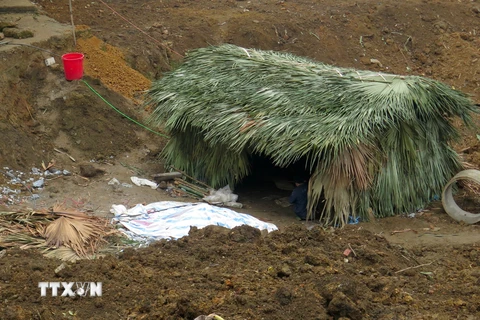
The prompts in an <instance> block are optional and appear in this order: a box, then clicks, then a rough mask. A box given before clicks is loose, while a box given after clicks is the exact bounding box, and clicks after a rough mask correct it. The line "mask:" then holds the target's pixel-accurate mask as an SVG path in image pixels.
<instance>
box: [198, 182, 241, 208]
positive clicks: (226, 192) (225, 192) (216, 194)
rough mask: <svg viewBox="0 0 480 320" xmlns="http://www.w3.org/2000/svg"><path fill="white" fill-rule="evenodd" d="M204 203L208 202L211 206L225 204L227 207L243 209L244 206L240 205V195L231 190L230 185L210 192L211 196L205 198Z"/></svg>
mask: <svg viewBox="0 0 480 320" xmlns="http://www.w3.org/2000/svg"><path fill="white" fill-rule="evenodd" d="M202 200H203V201H206V202H208V203H210V204H223V205H224V206H227V207H233V208H242V207H243V205H242V204H241V203H238V202H237V200H238V195H236V194H234V193H233V192H232V190H231V189H230V186H229V185H226V186H225V187H223V188H221V189H218V190H213V189H212V190H210V195H208V196H206V197H203V199H202Z"/></svg>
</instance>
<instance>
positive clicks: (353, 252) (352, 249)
mask: <svg viewBox="0 0 480 320" xmlns="http://www.w3.org/2000/svg"><path fill="white" fill-rule="evenodd" d="M348 247H349V248H350V250H352V252H353V255H354V256H355V257H356V256H357V254H356V253H355V250H353V248H352V246H351V245H350V243H349V244H348Z"/></svg>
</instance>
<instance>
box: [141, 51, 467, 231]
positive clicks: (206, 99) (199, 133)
mask: <svg viewBox="0 0 480 320" xmlns="http://www.w3.org/2000/svg"><path fill="white" fill-rule="evenodd" d="M146 103H147V104H149V105H151V106H153V107H154V112H153V114H152V118H151V122H152V123H153V124H154V125H158V126H159V127H162V128H165V129H166V130H167V131H168V133H169V135H170V136H171V137H172V138H171V139H170V140H169V142H168V144H167V146H166V147H165V149H164V156H165V158H166V162H167V163H168V164H171V165H173V166H174V167H176V168H179V169H180V170H183V171H185V172H186V173H187V174H188V175H190V176H193V177H195V178H196V179H200V180H205V181H207V183H208V184H210V185H212V186H213V187H215V188H217V187H221V186H224V185H225V184H227V183H229V184H231V185H232V186H233V185H234V184H236V183H238V182H239V181H241V180H242V179H243V178H244V177H245V176H246V175H248V174H249V173H250V161H251V156H252V155H257V156H262V157H265V158H268V159H271V161H272V163H273V164H274V165H276V166H279V167H288V166H289V165H292V164H294V163H297V162H298V161H302V162H305V167H306V169H307V170H308V171H309V172H310V173H311V174H312V177H311V179H313V181H310V190H309V214H310V215H311V214H312V213H313V211H314V210H315V209H316V208H317V206H318V204H319V202H320V200H321V195H322V192H323V193H324V195H325V203H326V206H325V209H324V214H323V219H324V221H325V222H326V223H328V224H334V225H343V224H344V223H346V221H347V218H348V216H349V215H359V216H362V217H364V218H368V216H369V215H368V212H369V211H368V210H369V209H370V210H373V212H374V213H375V214H376V216H378V217H384V216H390V215H394V214H398V213H403V212H411V211H412V210H415V209H416V208H418V207H421V206H423V205H425V204H426V203H428V202H429V201H430V200H431V199H432V198H433V196H434V195H439V194H441V191H442V188H443V186H444V185H445V184H446V183H447V182H448V181H449V179H450V178H451V177H453V175H454V174H455V173H456V172H458V170H460V169H461V163H460V161H459V158H458V155H457V154H456V153H455V152H454V151H453V150H452V149H451V148H450V146H449V142H450V141H451V140H452V139H455V138H458V137H459V134H458V132H457V130H456V129H455V127H454V126H453V124H452V123H451V120H452V119H453V118H454V117H459V118H461V119H462V120H463V121H465V122H466V123H469V124H470V123H471V121H470V113H471V112H473V111H475V110H476V108H475V105H474V104H473V102H472V100H471V99H470V98H469V97H468V96H467V95H466V94H464V93H462V92H460V91H457V90H454V89H452V88H451V87H449V86H447V85H446V84H443V83H441V82H438V81H435V80H432V79H428V78H425V77H418V76H400V75H394V74H386V73H379V72H371V71H361V70H354V69H347V68H338V67H334V66H329V65H326V64H322V63H319V62H316V61H313V60H310V59H307V58H302V57H297V56H294V55H292V54H288V53H279V52H273V51H261V50H252V49H245V48H240V47H237V46H234V45H222V46H216V47H215V46H214V47H207V48H200V49H196V50H193V51H191V52H189V53H188V55H187V57H186V59H185V62H184V63H183V64H182V65H181V66H179V68H177V69H176V70H174V71H172V72H170V73H167V74H165V76H164V77H163V78H162V79H160V80H158V81H156V82H154V83H153V84H152V87H151V89H150V90H149V92H148V94H147V100H146ZM305 159H306V160H305Z"/></svg>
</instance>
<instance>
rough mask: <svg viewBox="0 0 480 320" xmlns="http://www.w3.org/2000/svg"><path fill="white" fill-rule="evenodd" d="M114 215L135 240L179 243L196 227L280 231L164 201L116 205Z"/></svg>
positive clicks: (229, 213)
mask: <svg viewBox="0 0 480 320" xmlns="http://www.w3.org/2000/svg"><path fill="white" fill-rule="evenodd" d="M111 212H112V213H113V214H114V215H115V217H114V218H113V220H112V222H113V223H116V222H118V223H120V224H121V225H122V226H123V227H124V228H125V230H123V231H124V233H125V234H127V236H129V237H130V238H132V239H134V240H147V239H149V240H160V239H178V238H181V237H183V236H186V235H188V232H189V231H190V227H193V226H195V227H197V228H204V227H206V226H209V225H216V226H221V227H225V228H229V229H232V228H234V227H238V226H241V225H245V224H246V225H249V226H252V227H254V228H257V229H260V230H267V231H268V232H270V231H274V230H278V228H277V227H276V226H275V225H274V224H272V223H267V222H263V221H261V220H259V219H257V218H255V217H252V216H250V215H248V214H244V213H238V212H236V211H233V210H230V209H227V208H221V207H217V206H212V205H209V204H207V203H188V202H176V201H162V202H155V203H150V204H148V205H146V206H144V205H141V204H137V205H136V206H135V207H133V208H130V209H127V208H126V207H125V206H123V205H113V206H112V209H111Z"/></svg>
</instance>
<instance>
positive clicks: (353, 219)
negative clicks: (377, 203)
mask: <svg viewBox="0 0 480 320" xmlns="http://www.w3.org/2000/svg"><path fill="white" fill-rule="evenodd" d="M359 222H360V217H353V216H349V217H348V224H358V223H359Z"/></svg>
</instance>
